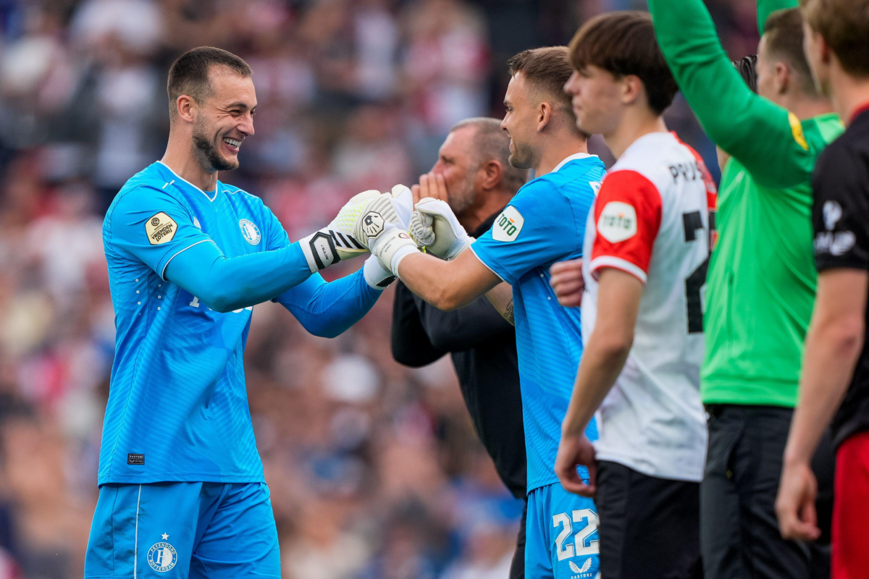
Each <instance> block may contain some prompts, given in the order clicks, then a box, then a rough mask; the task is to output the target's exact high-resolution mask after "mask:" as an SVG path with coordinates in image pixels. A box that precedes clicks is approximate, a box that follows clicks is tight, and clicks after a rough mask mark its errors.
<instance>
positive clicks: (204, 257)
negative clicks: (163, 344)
mask: <svg viewBox="0 0 869 579" xmlns="http://www.w3.org/2000/svg"><path fill="white" fill-rule="evenodd" d="M310 276H311V269H310V267H309V266H308V262H307V261H306V260H305V256H304V255H303V253H302V250H301V248H300V247H299V244H298V243H293V244H292V245H290V246H288V247H284V248H282V249H278V250H275V251H264V252H261V253H252V254H250V255H243V256H239V257H232V258H227V257H226V256H225V255H223V253H222V252H221V251H220V250H219V249H218V248H217V246H216V245H215V244H213V243H200V244H198V245H196V246H194V247H191V248H189V249H187V250H185V251H182V252H181V253H179V254H178V255H177V256H175V257H174V258H173V259H172V261H170V262H169V265H168V266H167V268H166V278H167V279H168V280H170V281H171V282H172V283H175V284H177V285H179V286H181V287H182V288H184V289H185V290H187V291H188V292H190V293H191V294H193V295H194V296H196V297H197V298H199V300H200V301H201V302H203V303H204V304H205V305H206V306H208V307H209V308H211V309H212V310H214V311H216V312H231V311H233V310H237V309H239V308H244V307H248V306H252V305H256V304H259V303H262V302H266V301H269V300H271V299H273V298H275V297H276V296H279V295H281V294H282V293H284V292H285V291H287V290H288V289H290V288H291V287H293V286H296V285H298V284H300V283H301V282H303V281H305V280H306V279H308V278H309V277H310Z"/></svg>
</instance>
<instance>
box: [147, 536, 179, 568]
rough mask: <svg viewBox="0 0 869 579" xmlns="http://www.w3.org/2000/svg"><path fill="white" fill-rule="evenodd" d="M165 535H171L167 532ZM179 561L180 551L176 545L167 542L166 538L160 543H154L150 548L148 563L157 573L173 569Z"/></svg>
mask: <svg viewBox="0 0 869 579" xmlns="http://www.w3.org/2000/svg"><path fill="white" fill-rule="evenodd" d="M163 537H165V538H168V537H169V536H168V535H166V534H165V533H164V534H163ZM176 563H178V553H177V552H176V551H175V547H173V546H172V545H170V544H169V543H166V542H165V540H164V541H163V542H160V543H154V545H153V546H151V548H150V549H149V550H148V565H149V566H150V567H151V569H153V570H154V571H156V572H157V573H165V572H166V571H169V570H171V569H172V568H173V567H174V566H175V564H176Z"/></svg>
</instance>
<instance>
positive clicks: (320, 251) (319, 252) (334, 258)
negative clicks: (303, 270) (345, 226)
mask: <svg viewBox="0 0 869 579" xmlns="http://www.w3.org/2000/svg"><path fill="white" fill-rule="evenodd" d="M299 247H301V248H302V253H304V254H305V261H307V262H308V267H309V268H310V269H311V273H317V272H318V271H320V270H321V269H326V268H327V267H329V266H330V265H332V264H334V263H338V262H339V261H341V257H340V256H339V255H338V248H337V247H335V239H334V238H333V237H332V236H331V235H329V232H328V231H322V230H321V231H316V232H314V233H312V234H311V235H309V236H307V237H303V238H302V239H300V240H299Z"/></svg>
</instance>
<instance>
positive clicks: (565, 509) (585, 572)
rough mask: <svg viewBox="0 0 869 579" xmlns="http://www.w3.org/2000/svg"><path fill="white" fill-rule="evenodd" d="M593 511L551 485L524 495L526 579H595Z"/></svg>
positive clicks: (596, 557)
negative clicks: (525, 511) (526, 504)
mask: <svg viewBox="0 0 869 579" xmlns="http://www.w3.org/2000/svg"><path fill="white" fill-rule="evenodd" d="M597 523H598V519H597V508H596V507H595V505H594V501H593V500H592V499H587V498H585V497H581V496H579V495H574V494H571V493H569V492H567V491H566V490H564V487H563V486H561V483H554V484H551V485H547V486H544V487H540V488H537V489H534V490H533V491H531V492H530V493H529V494H528V519H527V521H526V526H525V578H526V579H553V578H554V579H597V578H598V577H599V573H600V558H599V555H598V552H599V549H598V545H599V539H598V534H597Z"/></svg>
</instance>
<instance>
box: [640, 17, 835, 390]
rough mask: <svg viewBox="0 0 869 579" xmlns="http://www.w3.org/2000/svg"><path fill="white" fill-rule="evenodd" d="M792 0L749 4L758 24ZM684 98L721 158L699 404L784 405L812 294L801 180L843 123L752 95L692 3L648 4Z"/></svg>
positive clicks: (795, 377) (808, 192) (806, 191)
mask: <svg viewBox="0 0 869 579" xmlns="http://www.w3.org/2000/svg"><path fill="white" fill-rule="evenodd" d="M794 5H796V2H793V1H787V0H778V1H774V0H766V1H765V2H764V1H762V0H761V1H760V2H758V15H759V18H760V23H761V26H762V24H763V23H764V22H765V20H766V16H767V15H769V13H770V12H772V11H773V10H775V9H778V8H788V7H791V6H794ZM649 9H650V11H651V13H652V18H653V20H654V23H655V32H656V35H657V38H658V43H659V44H660V46H661V50H662V51H663V53H664V56H665V57H666V59H667V63H668V64H669V66H670V70H671V71H672V72H673V75H674V76H675V78H676V81H677V82H678V84H679V87H680V89H681V90H682V93H683V94H684V96H685V99H686V100H687V101H688V104H689V105H690V106H691V109H692V110H693V111H694V113H695V114H696V115H697V118H698V119H699V121H700V124H701V125H702V126H703V129H704V130H705V131H706V134H707V135H709V138H710V139H712V141H713V142H714V143H715V144H716V145H718V146H719V147H721V148H722V149H723V150H724V151H725V152H727V153H729V154H730V155H731V158H730V160H729V161H728V162H727V164H726V165H725V167H724V171H723V174H722V176H721V185H720V187H719V194H718V208H717V212H716V227H717V230H718V242H717V244H716V245H715V248H714V250H713V252H712V257H711V259H710V262H709V271H708V276H707V285H706V295H705V305H706V308H705V314H704V332H705V338H706V355H705V359H704V361H703V368H702V373H701V397H702V399H703V402H704V403H707V404H709V403H722V404H752V405H774V406H788V407H793V406H795V405H796V402H797V386H798V383H799V376H800V368H801V365H802V353H803V341H804V339H805V335H806V330H807V329H808V325H809V320H810V318H811V315H812V306H813V303H814V298H815V285H816V281H817V272H816V270H815V264H814V258H813V253H812V222H811V210H812V188H811V175H812V170H813V169H814V166H815V161H816V159H817V157H818V155H819V154H820V152H821V151H822V150H823V149H824V147H826V146H827V144H829V143H830V142H831V141H833V140H834V139H835V138H836V137H838V136H839V135H840V134H841V133H842V131H843V130H844V128H843V126H842V124H841V122H840V121H839V119H838V117H837V116H836V115H834V114H832V113H831V114H827V115H821V116H818V117H814V118H811V119H808V120H804V121H800V120H799V119H797V117H796V116H795V115H794V114H793V113H790V112H788V111H787V110H786V109H784V108H782V107H780V106H778V105H776V104H774V103H772V102H771V101H769V100H767V99H765V98H762V97H759V96H758V95H756V94H754V93H753V92H751V90H750V89H749V88H748V87H747V86H746V84H745V83H744V82H743V80H742V78H740V76H739V73H738V72H737V71H736V70H735V69H734V68H733V66H732V65H731V63H730V59H729V58H728V57H727V54H726V53H725V52H724V49H723V48H722V46H721V43H720V42H719V41H718V37H717V35H716V33H715V26H714V24H713V22H712V18H711V17H710V16H709V13H708V12H707V10H706V8H705V7H704V5H703V2H702V0H649Z"/></svg>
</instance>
